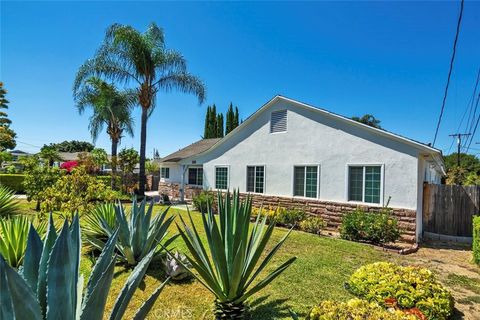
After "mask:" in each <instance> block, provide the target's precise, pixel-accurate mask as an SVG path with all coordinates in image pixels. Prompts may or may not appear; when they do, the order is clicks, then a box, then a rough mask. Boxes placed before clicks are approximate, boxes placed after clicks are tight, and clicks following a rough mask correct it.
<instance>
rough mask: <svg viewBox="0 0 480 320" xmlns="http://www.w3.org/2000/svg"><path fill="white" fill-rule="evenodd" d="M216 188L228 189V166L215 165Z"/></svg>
mask: <svg viewBox="0 0 480 320" xmlns="http://www.w3.org/2000/svg"><path fill="white" fill-rule="evenodd" d="M215 189H223V190H225V189H228V167H215Z"/></svg>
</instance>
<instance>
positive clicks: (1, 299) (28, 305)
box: [0, 256, 42, 320]
mask: <svg viewBox="0 0 480 320" xmlns="http://www.w3.org/2000/svg"><path fill="white" fill-rule="evenodd" d="M0 319H29V320H41V319H42V312H41V311H40V306H39V304H38V302H37V299H36V297H35V295H34V293H33V292H32V290H31V288H30V286H29V285H28V284H27V283H26V282H25V280H24V279H23V278H22V277H21V276H20V275H19V274H18V273H17V272H16V271H15V270H14V269H13V268H12V267H10V266H9V265H8V264H7V262H6V261H5V259H3V257H2V256H0Z"/></svg>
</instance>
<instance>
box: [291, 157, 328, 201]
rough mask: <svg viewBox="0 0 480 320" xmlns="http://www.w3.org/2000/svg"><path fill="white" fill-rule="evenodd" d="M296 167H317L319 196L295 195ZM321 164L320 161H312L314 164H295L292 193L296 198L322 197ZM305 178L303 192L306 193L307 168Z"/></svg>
mask: <svg viewBox="0 0 480 320" xmlns="http://www.w3.org/2000/svg"><path fill="white" fill-rule="evenodd" d="M295 167H317V196H316V197H315V198H312V197H306V196H296V195H295ZM321 167H322V166H321V165H320V164H318V163H312V164H294V165H293V168H292V190H291V192H292V193H291V194H292V196H293V197H294V198H298V199H320V170H321ZM303 178H304V179H305V180H304V186H303V194H304V195H305V194H306V193H307V191H306V189H307V170H306V169H305V174H304V177H303Z"/></svg>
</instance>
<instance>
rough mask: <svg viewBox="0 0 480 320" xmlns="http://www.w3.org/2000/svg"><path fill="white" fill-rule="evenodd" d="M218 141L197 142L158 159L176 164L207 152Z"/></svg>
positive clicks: (203, 140) (214, 139)
mask: <svg viewBox="0 0 480 320" xmlns="http://www.w3.org/2000/svg"><path fill="white" fill-rule="evenodd" d="M220 140H221V139H220V138H213V139H202V140H198V141H197V142H194V143H192V144H191V145H189V146H186V147H185V148H183V149H180V150H178V151H175V152H174V153H171V154H169V155H168V156H166V157H164V158H162V159H160V162H162V163H163V162H178V161H180V160H183V159H186V158H189V157H192V156H195V155H197V154H200V153H202V152H205V151H207V150H208V149H210V148H211V147H212V146H213V145H215V144H216V143H217V142H219V141H220Z"/></svg>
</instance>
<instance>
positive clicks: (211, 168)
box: [159, 96, 445, 241]
mask: <svg viewBox="0 0 480 320" xmlns="http://www.w3.org/2000/svg"><path fill="white" fill-rule="evenodd" d="M160 170H161V178H160V186H159V190H160V192H161V193H166V194H168V195H169V196H170V197H173V198H178V199H180V200H184V199H185V200H188V199H190V198H191V197H192V196H193V195H194V194H195V193H196V192H198V190H201V189H208V190H226V189H230V190H232V189H239V190H240V192H242V193H250V194H252V195H253V197H254V204H255V203H260V202H261V203H266V204H272V205H275V204H276V205H281V206H302V207H304V208H306V210H308V211H309V212H311V213H312V214H319V215H321V216H322V217H324V219H326V220H327V222H328V223H329V225H330V226H332V227H335V226H338V224H339V222H340V221H341V214H342V213H343V212H345V211H348V210H351V209H353V208H355V207H356V206H362V207H364V208H366V209H367V210H378V209H379V208H381V207H382V206H384V205H386V204H387V202H388V205H389V207H391V208H393V211H394V214H395V215H396V216H397V217H398V219H399V220H400V225H401V227H403V228H404V231H405V232H404V236H405V238H406V239H408V240H412V241H414V240H419V238H420V236H421V231H422V226H421V223H422V199H423V184H424V183H425V182H427V183H440V181H441V178H442V176H443V175H444V174H445V169H444V165H443V160H442V154H441V151H440V150H438V149H435V148H432V147H430V146H428V145H426V144H422V143H419V142H417V141H414V140H411V139H408V138H405V137H402V136H399V135H396V134H393V133H390V132H388V131H385V130H381V129H376V128H373V127H370V126H367V125H365V124H362V123H359V122H357V121H354V120H351V119H350V118H347V117H343V116H340V115H338V114H335V113H332V112H329V111H327V110H324V109H320V108H317V107H314V106H311V105H308V104H305V103H302V102H299V101H296V100H292V99H289V98H286V97H283V96H275V97H274V98H273V99H271V100H270V101H268V102H267V103H266V104H265V105H263V106H262V107H261V108H260V109H258V110H257V111H256V112H255V113H253V114H252V115H251V116H250V117H249V118H247V119H246V120H245V121H244V122H243V123H242V124H241V125H240V126H239V127H237V128H236V129H235V130H233V131H232V132H230V133H229V134H228V135H227V136H225V137H224V138H222V139H206V140H200V141H197V142H196V143H193V144H192V145H190V146H187V147H186V148H184V149H181V150H179V151H177V152H175V153H173V154H171V155H169V156H167V157H165V158H162V161H161V169H160Z"/></svg>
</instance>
